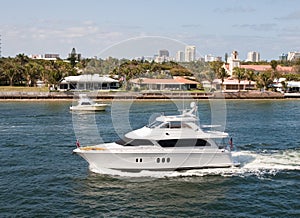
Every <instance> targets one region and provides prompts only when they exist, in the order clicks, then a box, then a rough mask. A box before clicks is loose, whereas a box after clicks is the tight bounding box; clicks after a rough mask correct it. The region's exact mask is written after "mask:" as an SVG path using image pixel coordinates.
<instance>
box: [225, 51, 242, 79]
mask: <svg viewBox="0 0 300 218" xmlns="http://www.w3.org/2000/svg"><path fill="white" fill-rule="evenodd" d="M240 62H241V61H240V60H239V53H238V52H237V51H233V52H232V53H231V56H230V57H229V58H228V59H227V63H228V64H229V69H228V71H227V73H228V74H229V76H232V74H233V69H234V68H235V67H240ZM225 70H226V68H225Z"/></svg>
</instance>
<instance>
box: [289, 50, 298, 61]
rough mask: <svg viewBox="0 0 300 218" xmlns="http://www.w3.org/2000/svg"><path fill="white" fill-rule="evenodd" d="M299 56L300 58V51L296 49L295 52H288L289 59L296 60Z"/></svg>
mask: <svg viewBox="0 0 300 218" xmlns="http://www.w3.org/2000/svg"><path fill="white" fill-rule="evenodd" d="M298 58H300V52H296V51H294V52H289V53H288V56H287V60H288V61H293V60H296V59H298Z"/></svg>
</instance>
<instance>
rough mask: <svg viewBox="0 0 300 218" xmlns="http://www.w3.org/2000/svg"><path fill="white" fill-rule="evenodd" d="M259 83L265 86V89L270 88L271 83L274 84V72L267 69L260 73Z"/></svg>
mask: <svg viewBox="0 0 300 218" xmlns="http://www.w3.org/2000/svg"><path fill="white" fill-rule="evenodd" d="M257 81H258V83H259V84H260V85H261V86H262V87H264V89H268V87H269V85H270V84H272V82H273V80H272V72H271V71H270V70H269V71H265V72H263V73H260V74H259V75H258V80H257Z"/></svg>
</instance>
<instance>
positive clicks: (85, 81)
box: [59, 74, 119, 91]
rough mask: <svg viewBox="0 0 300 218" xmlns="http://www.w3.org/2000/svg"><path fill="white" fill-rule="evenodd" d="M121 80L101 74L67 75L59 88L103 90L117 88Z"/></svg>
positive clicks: (65, 89) (64, 89) (63, 89)
mask: <svg viewBox="0 0 300 218" xmlns="http://www.w3.org/2000/svg"><path fill="white" fill-rule="evenodd" d="M117 88H119V81H118V80H115V79H112V78H110V77H106V76H102V77H100V76H99V74H84V75H80V76H67V77H65V78H64V79H63V80H62V81H61V82H60V84H59V90H61V91H67V90H101V89H117Z"/></svg>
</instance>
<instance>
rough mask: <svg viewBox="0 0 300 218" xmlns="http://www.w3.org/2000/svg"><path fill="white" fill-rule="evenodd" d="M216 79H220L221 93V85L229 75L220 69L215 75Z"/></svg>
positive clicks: (223, 69)
mask: <svg viewBox="0 0 300 218" xmlns="http://www.w3.org/2000/svg"><path fill="white" fill-rule="evenodd" d="M217 76H218V78H219V79H221V91H223V83H224V80H225V78H227V77H228V76H229V75H228V74H227V72H226V70H225V68H223V67H222V68H220V69H219V71H218V74H217Z"/></svg>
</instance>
